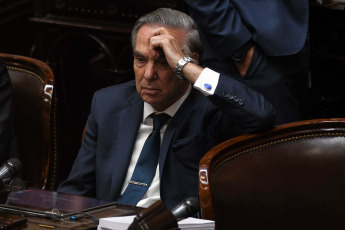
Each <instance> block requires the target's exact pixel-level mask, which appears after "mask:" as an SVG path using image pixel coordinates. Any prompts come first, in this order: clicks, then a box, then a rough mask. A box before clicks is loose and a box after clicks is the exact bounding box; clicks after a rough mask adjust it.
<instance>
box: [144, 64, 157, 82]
mask: <svg viewBox="0 0 345 230" xmlns="http://www.w3.org/2000/svg"><path fill="white" fill-rule="evenodd" d="M144 78H146V79H147V80H155V79H156V78H157V73H156V70H155V65H154V63H151V62H149V63H147V65H146V67H145V73H144Z"/></svg>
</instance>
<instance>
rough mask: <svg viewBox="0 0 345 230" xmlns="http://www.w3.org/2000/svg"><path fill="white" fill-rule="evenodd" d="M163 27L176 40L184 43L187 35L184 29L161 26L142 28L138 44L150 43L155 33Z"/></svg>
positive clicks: (139, 31)
mask: <svg viewBox="0 0 345 230" xmlns="http://www.w3.org/2000/svg"><path fill="white" fill-rule="evenodd" d="M161 27H163V28H165V29H166V30H167V31H168V32H169V33H170V34H171V35H172V36H173V37H175V38H176V39H178V40H181V41H180V42H181V43H182V40H183V39H184V37H185V35H186V32H185V31H184V30H183V29H178V28H171V27H165V26H160V25H143V26H142V27H140V29H139V30H138V33H137V37H136V43H138V42H147V43H149V41H150V38H151V37H152V36H154V35H155V34H154V31H155V30H156V29H158V28H161Z"/></svg>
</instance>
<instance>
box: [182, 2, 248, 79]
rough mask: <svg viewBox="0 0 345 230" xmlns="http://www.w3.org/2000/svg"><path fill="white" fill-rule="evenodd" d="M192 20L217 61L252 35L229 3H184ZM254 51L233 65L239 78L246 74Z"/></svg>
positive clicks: (228, 54) (239, 46) (233, 50)
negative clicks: (217, 58)
mask: <svg viewBox="0 0 345 230" xmlns="http://www.w3.org/2000/svg"><path fill="white" fill-rule="evenodd" d="M185 2H186V4H187V5H188V7H189V10H190V11H191V13H192V17H193V18H194V19H195V21H196V22H197V24H198V27H199V29H200V30H201V31H202V32H203V33H204V35H205V36H206V38H207V40H208V41H209V43H210V45H211V46H212V48H213V50H214V51H215V52H216V53H217V55H218V56H219V57H227V56H230V55H231V54H233V53H234V52H235V51H237V50H238V49H240V48H241V47H243V46H244V45H245V44H246V43H247V42H248V41H250V40H251V38H252V34H251V32H250V31H249V29H248V28H247V27H246V25H245V24H244V22H243V20H242V18H241V16H240V14H239V13H238V12H237V10H236V8H235V7H234V6H233V5H232V3H231V1H230V0H214V1H209V0H185ZM253 49H254V47H251V48H250V49H249V50H248V51H247V54H246V55H245V58H244V59H243V60H242V61H235V62H234V63H235V65H236V66H237V68H238V70H239V72H240V73H241V75H242V76H244V75H245V73H246V72H247V70H248V67H249V64H250V61H251V58H252V55H253Z"/></svg>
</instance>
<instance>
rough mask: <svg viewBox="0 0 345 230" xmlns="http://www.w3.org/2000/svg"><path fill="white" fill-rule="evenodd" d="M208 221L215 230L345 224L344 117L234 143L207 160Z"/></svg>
mask: <svg viewBox="0 0 345 230" xmlns="http://www.w3.org/2000/svg"><path fill="white" fill-rule="evenodd" d="M199 191H200V203H201V209H202V217H203V218H205V219H212V220H215V221H216V227H217V229H232V230H235V229H256V228H265V229H335V228H336V227H339V226H342V227H344V226H345V218H344V217H345V212H344V208H345V119H344V118H339V119H316V120H308V121H300V122H293V123H289V124H285V125H281V126H278V127H276V128H274V129H273V130H270V131H267V132H263V133H259V134H248V135H243V136H239V137H236V138H233V139H230V140H228V141H226V142H224V143H222V144H220V145H218V146H216V147H214V148H213V149H212V150H210V151H209V152H208V153H207V154H206V155H205V156H204V157H203V159H202V160H201V162H200V168H199Z"/></svg>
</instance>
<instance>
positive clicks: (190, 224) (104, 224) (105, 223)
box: [97, 215, 215, 230]
mask: <svg viewBox="0 0 345 230" xmlns="http://www.w3.org/2000/svg"><path fill="white" fill-rule="evenodd" d="M134 217H135V215H133V216H117V217H107V218H101V219H99V225H98V228H97V229H98V230H125V229H127V228H128V227H129V226H130V225H131V224H132V222H133V219H134ZM178 227H179V229H181V230H184V229H188V230H214V227H215V223H214V221H212V220H204V219H197V218H192V217H189V218H186V219H183V220H181V221H179V222H178Z"/></svg>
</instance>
